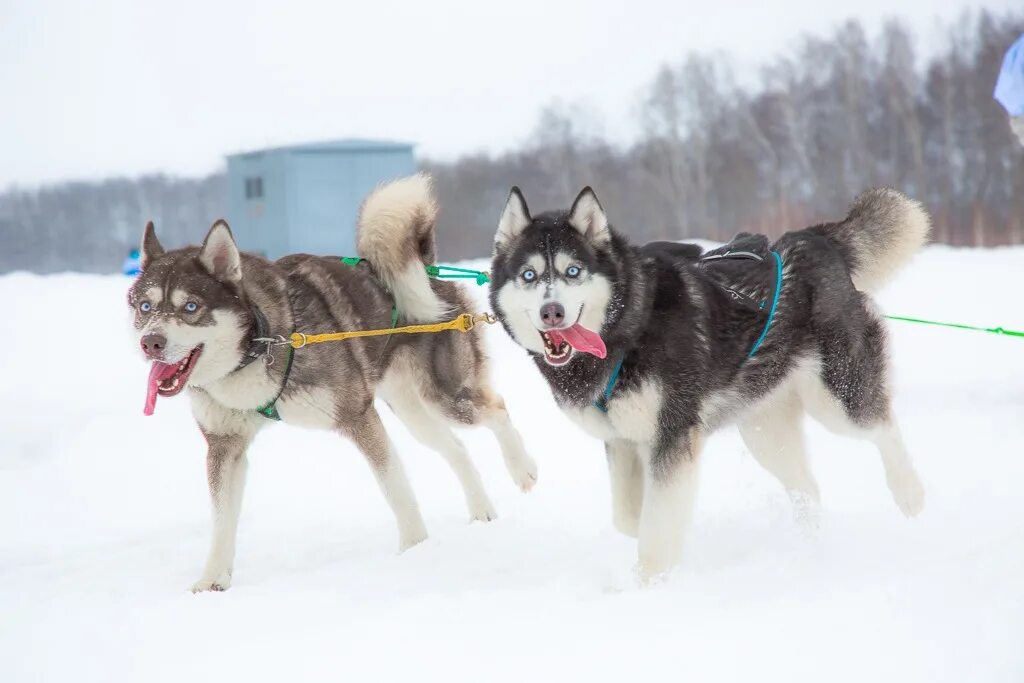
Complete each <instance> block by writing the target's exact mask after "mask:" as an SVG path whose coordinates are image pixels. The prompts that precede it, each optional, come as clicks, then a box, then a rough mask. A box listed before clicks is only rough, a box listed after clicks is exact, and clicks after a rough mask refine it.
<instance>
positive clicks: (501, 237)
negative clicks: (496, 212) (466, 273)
mask: <svg viewBox="0 0 1024 683" xmlns="http://www.w3.org/2000/svg"><path fill="white" fill-rule="evenodd" d="M532 222H533V219H532V218H530V210H529V209H528V208H526V200H525V199H523V193H522V192H520V191H519V188H518V187H513V188H512V191H511V192H509V193H508V200H507V201H506V202H505V208H504V209H502V211H501V218H499V219H498V232H497V233H496V234H495V235H494V247H495V249H497V248H498V247H503V246H505V245H506V244H508V243H509V242H510V241H512V240H513V239H515V238H516V237H517V236H519V233H521V232H522V231H523V230H525V229H526V226H528V225H529V224H530V223H532Z"/></svg>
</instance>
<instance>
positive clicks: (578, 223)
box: [569, 186, 612, 246]
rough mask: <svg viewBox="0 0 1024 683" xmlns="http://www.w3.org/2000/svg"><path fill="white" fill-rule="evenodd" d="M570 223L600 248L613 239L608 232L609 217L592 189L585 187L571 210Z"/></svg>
mask: <svg viewBox="0 0 1024 683" xmlns="http://www.w3.org/2000/svg"><path fill="white" fill-rule="evenodd" d="M569 223H570V224H572V227H574V228H576V229H577V230H579V231H580V234H581V235H583V236H584V237H585V238H586V239H588V240H590V242H591V243H593V244H596V245H598V246H601V245H605V244H608V242H609V241H610V240H611V238H612V234H611V232H610V231H609V230H608V216H606V215H605V213H604V209H603V208H602V207H601V202H599V201H597V195H596V194H594V191H593V190H592V189H590V187H589V186H588V187H584V188H583V190H582V191H580V194H579V196H578V197H576V201H574V202H573V203H572V209H570V210H569Z"/></svg>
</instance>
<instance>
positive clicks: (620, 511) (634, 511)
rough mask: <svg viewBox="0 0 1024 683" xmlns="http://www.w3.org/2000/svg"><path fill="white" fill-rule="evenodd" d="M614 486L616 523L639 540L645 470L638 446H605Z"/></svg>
mask: <svg viewBox="0 0 1024 683" xmlns="http://www.w3.org/2000/svg"><path fill="white" fill-rule="evenodd" d="M604 450H605V454H606V455H607V457H608V474H609V477H610V478H611V484H612V523H613V524H614V525H615V528H616V529H618V530H619V531H620V532H622V533H624V534H626V535H627V536H632V537H633V538H636V537H637V534H638V533H639V530H640V507H641V505H643V500H644V470H643V465H642V464H641V463H640V458H639V456H638V455H637V449H636V446H635V445H634V444H632V443H630V442H628V441H612V442H610V443H606V444H605V446H604Z"/></svg>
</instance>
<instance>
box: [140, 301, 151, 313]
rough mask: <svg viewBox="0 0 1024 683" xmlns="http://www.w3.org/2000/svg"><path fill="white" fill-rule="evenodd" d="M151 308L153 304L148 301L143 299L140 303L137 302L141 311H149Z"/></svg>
mask: <svg viewBox="0 0 1024 683" xmlns="http://www.w3.org/2000/svg"><path fill="white" fill-rule="evenodd" d="M152 308H153V305H152V304H151V303H149V302H148V301H143V302H142V303H141V304H139V310H140V311H142V312H143V313H149V312H150V310H152Z"/></svg>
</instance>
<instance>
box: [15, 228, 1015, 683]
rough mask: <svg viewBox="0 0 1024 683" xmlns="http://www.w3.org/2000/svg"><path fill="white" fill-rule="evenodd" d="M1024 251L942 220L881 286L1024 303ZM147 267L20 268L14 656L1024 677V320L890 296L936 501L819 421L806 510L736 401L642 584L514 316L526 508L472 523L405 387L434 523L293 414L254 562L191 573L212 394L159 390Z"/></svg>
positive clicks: (604, 673) (268, 468)
mask: <svg viewBox="0 0 1024 683" xmlns="http://www.w3.org/2000/svg"><path fill="white" fill-rule="evenodd" d="M1022 272H1024V249H1004V250H993V251H964V250H951V249H946V248H939V247H933V248H930V249H928V250H927V251H926V253H925V254H923V255H922V256H921V257H920V258H919V259H918V260H917V261H916V262H915V264H914V265H913V266H912V267H911V268H909V269H908V270H907V271H905V272H904V273H903V274H902V276H901V277H900V278H899V279H898V280H897V281H895V282H894V283H893V284H892V285H891V286H890V287H889V288H888V289H887V290H886V292H885V293H884V294H883V295H882V296H881V301H882V305H883V307H884V308H885V310H886V311H887V312H889V313H893V314H901V315H911V316H918V317H934V318H939V319H947V320H952V321H958V322H966V323H976V324H983V325H1003V326H1005V327H1007V328H1013V329H1024V304H1022V302H1021V297H1020V294H1019V291H1020V276H1021V273H1022ZM127 286H128V280H127V278H122V277H114V276H111V277H96V276H83V275H60V276H50V277H37V276H30V275H25V274H12V275H8V276H5V277H0V300H2V301H3V302H4V310H3V315H2V316H0V339H2V340H3V344H4V346H5V348H4V350H3V353H2V354H0V370H2V372H0V377H2V378H3V386H4V391H2V392H0V681H3V682H4V683H13V682H15V681H76V682H85V681H147V682H148V681H185V680H190V681H191V680H194V681H205V680H222V681H264V680H265V681H292V680H295V681H300V680H331V681H363V680H399V681H418V680H444V681H456V680H466V681H475V682H480V681H526V680H529V681H536V680H539V681H547V680H562V681H576V680H584V681H594V680H610V681H621V680H638V679H640V677H651V678H653V677H657V678H658V679H660V680H669V681H701V682H704V681H733V680H735V681H759V682H760V681H776V680H778V681H829V682H833V681H857V682H861V681H900V682H901V683H906V682H908V681H928V682H935V681H966V680H971V681H989V682H992V681H1016V682H1019V681H1022V680H1024V645H1022V644H1024V492H1022V491H1024V419H1022V417H1024V339H1017V338H1006V337H997V336H995V335H986V334H980V333H973V332H960V331H954V330H944V329H939V328H929V327H924V326H918V325H909V324H906V323H898V322H893V323H891V325H890V327H891V330H892V336H893V338H894V344H893V347H894V348H893V352H894V354H895V360H896V363H895V366H896V370H895V385H896V392H895V394H896V406H897V413H898V415H899V417H900V418H901V421H902V425H903V429H904V433H905V436H906V439H907V442H908V445H909V447H910V450H911V452H912V454H913V455H914V457H915V458H916V461H917V464H918V468H919V470H920V473H921V475H922V478H923V480H924V482H925V486H926V489H927V502H926V506H925V511H924V513H923V515H922V516H921V517H920V518H919V519H917V520H913V521H908V520H906V519H904V518H903V517H902V516H901V515H900V514H899V512H898V511H897V509H896V507H895V505H894V504H893V503H892V501H891V499H890V497H889V493H888V491H887V489H886V486H885V481H884V478H883V474H882V468H881V463H880V460H879V458H878V456H877V454H876V453H875V452H874V451H873V450H872V448H871V447H870V446H869V445H867V444H866V443H861V442H855V441H849V440H844V439H842V438H840V437H835V436H832V435H830V434H827V433H825V432H824V431H823V430H821V429H820V428H818V427H817V426H815V425H809V426H808V430H809V433H810V447H811V453H812V458H813V466H814V469H815V472H816V474H817V477H818V479H819V482H820V484H821V489H822V494H823V498H824V507H825V514H824V518H823V524H822V527H821V529H820V530H819V531H817V532H816V533H809V532H806V531H805V530H803V529H802V528H800V526H799V525H797V524H796V523H795V522H794V521H793V520H792V516H791V514H790V510H789V503H788V500H787V499H786V497H785V495H784V493H783V491H782V490H781V488H780V487H779V485H778V484H777V483H776V481H775V480H774V479H773V478H772V477H770V476H769V475H768V474H766V473H765V472H763V471H762V470H761V469H760V468H759V467H758V466H757V464H756V463H754V461H753V460H752V459H751V457H750V455H749V454H748V453H747V452H746V451H745V449H744V447H743V445H742V443H741V441H740V439H739V436H738V435H737V433H736V431H735V430H734V429H732V428H730V429H726V430H724V431H722V432H721V433H719V434H718V435H716V436H715V437H713V438H712V439H711V440H710V441H709V442H708V446H707V450H706V451H705V453H704V462H703V468H702V475H701V479H702V488H701V491H700V498H699V503H698V507H697V514H696V525H695V528H694V531H693V534H692V536H691V540H690V542H689V544H688V546H687V553H686V559H685V562H684V565H683V566H682V568H681V569H680V570H679V571H678V572H677V573H676V574H675V575H674V576H673V577H672V578H671V579H670V580H669V581H667V582H666V583H664V584H662V585H658V586H655V587H652V588H640V587H638V586H637V585H636V583H635V581H634V579H633V576H632V573H631V568H632V564H633V562H634V560H635V543H634V542H633V541H632V540H631V539H628V538H625V537H623V536H620V535H618V534H617V533H616V532H615V531H614V530H613V529H612V525H611V515H610V504H609V492H608V481H607V479H608V478H607V473H606V471H605V462H604V455H603V449H602V447H601V444H600V443H598V442H597V441H595V440H593V439H591V438H589V437H588V436H586V435H584V434H583V433H582V432H581V431H579V430H578V429H577V428H576V427H575V426H573V425H572V424H571V423H570V422H569V421H568V420H567V419H565V418H564V417H563V416H562V415H561V414H560V413H559V412H558V411H557V409H556V408H555V405H554V402H553V401H552V399H551V397H550V394H549V393H548V391H547V390H546V388H545V386H544V385H543V384H542V382H541V379H540V377H539V375H538V373H537V372H536V370H535V369H534V368H533V367H532V364H531V363H530V362H529V361H528V359H527V357H526V356H525V354H524V352H522V351H520V350H519V349H518V348H517V347H514V346H513V345H512V344H511V343H510V342H509V341H508V339H507V338H506V337H505V334H504V332H503V331H502V330H501V329H499V328H497V327H495V328H492V329H490V330H488V332H487V335H488V343H489V348H490V350H491V353H492V357H493V373H494V375H495V380H496V384H497V386H498V387H499V389H500V391H501V392H502V393H503V394H504V396H505V398H506V400H507V402H508V405H509V409H510V412H511V414H512V418H513V420H514V421H515V422H516V423H517V424H518V426H519V428H520V429H521V430H522V432H523V434H524V436H525V439H526V443H527V446H528V448H529V450H530V451H531V453H532V454H533V455H534V457H535V458H536V459H537V461H538V463H539V467H540V480H539V482H538V485H537V487H536V488H535V489H534V491H533V492H532V493H530V494H525V495H524V494H521V493H520V492H519V491H518V490H517V489H516V488H515V487H514V486H513V484H512V483H511V481H510V480H509V479H508V477H507V475H506V474H505V471H504V467H503V465H502V463H501V459H500V457H499V454H498V450H497V445H496V444H495V443H494V442H493V440H492V437H491V435H490V434H489V433H486V432H484V431H483V430H468V431H464V432H462V435H463V438H464V439H465V440H466V442H467V443H468V444H469V446H470V449H471V451H472V452H473V454H474V457H475V461H476V463H477V465H478V466H479V468H480V470H481V471H482V473H483V477H484V480H485V483H486V485H487V487H488V490H489V492H490V493H491V496H492V498H493V499H494V502H495V505H496V506H497V507H498V512H499V515H500V518H499V519H498V520H497V521H495V522H493V523H490V524H486V525H485V524H479V523H477V524H472V525H471V524H468V523H467V521H466V520H467V515H466V513H465V511H464V507H463V500H462V495H461V493H460V491H459V489H458V486H457V483H456V481H455V478H454V476H453V475H452V474H451V472H450V471H449V470H448V467H447V466H446V465H445V463H444V462H443V461H442V459H441V458H440V457H439V456H437V455H435V454H433V453H430V452H425V451H424V450H423V449H422V448H421V447H419V446H418V445H417V444H416V443H415V442H414V441H413V440H412V439H411V437H409V435H408V434H407V433H406V432H405V431H404V429H403V428H402V427H401V426H400V425H399V424H398V423H397V421H395V420H394V419H393V418H391V416H390V414H388V415H387V416H386V419H387V424H388V427H389V429H390V430H391V433H392V435H393V438H394V440H395V441H396V443H397V444H398V447H399V452H400V453H401V454H402V456H403V459H404V462H405V465H406V469H407V471H408V472H409V476H410V478H411V479H412V482H413V486H414V488H415V490H416V493H417V495H418V497H419V500H420V505H421V507H422V510H423V514H424V517H425V519H426V522H427V525H428V527H429V530H430V533H431V538H430V539H429V540H428V541H427V542H425V543H423V544H421V545H420V546H417V547H415V548H413V549H412V550H410V551H409V552H407V553H405V554H404V555H398V554H396V552H395V551H396V546H397V537H396V531H395V525H394V522H393V520H392V517H391V514H390V512H389V511H388V509H387V507H386V505H385V503H384V501H383V499H382V497H381V496H380V494H379V492H378V490H377V487H376V484H375V483H374V480H373V477H372V475H371V473H370V470H369V468H368V467H367V465H366V464H365V462H364V461H363V458H362V457H361V456H360V455H359V454H358V453H357V452H356V451H355V450H354V448H352V447H351V446H350V445H348V444H347V443H345V442H343V441H342V440H340V439H338V438H336V437H333V436H331V435H328V434H325V433H317V432H307V431H301V430H299V429H297V428H294V427H288V426H281V425H278V426H274V427H272V428H270V429H267V430H266V431H265V432H264V433H263V434H262V435H261V436H260V437H259V439H258V440H257V442H256V444H255V445H254V447H253V448H252V450H251V451H250V457H251V467H250V477H249V484H248V488H247V491H246V499H245V504H244V509H243V514H242V522H241V531H240V535H239V549H238V557H237V560H236V564H235V575H234V585H233V587H232V588H231V590H229V591H227V592H226V593H207V594H201V595H192V594H191V593H189V592H187V590H186V589H187V588H188V587H189V586H190V585H191V583H192V581H193V580H195V579H196V578H198V576H199V572H200V569H201V568H202V563H203V560H204V557H205V552H206V546H207V536H208V532H209V525H208V501H207V492H206V480H205V471H204V467H205V465H204V443H203V440H202V438H201V436H200V434H199V431H198V430H197V429H196V428H195V426H194V425H193V422H192V419H191V417H190V414H189V408H188V400H187V399H186V398H185V397H179V398H176V399H164V400H162V401H160V403H159V405H158V406H157V411H156V415H155V416H154V417H151V418H144V417H143V416H142V405H143V398H144V394H145V382H146V376H147V367H146V366H145V365H144V363H143V362H142V360H141V359H140V357H139V354H137V353H136V351H135V349H134V347H133V342H132V340H131V338H130V336H129V334H128V333H127V309H126V305H125V303H124V293H125V291H126V289H127ZM482 299H483V293H482V292H481V300H482ZM300 353H301V352H300ZM384 412H385V413H387V409H386V408H384Z"/></svg>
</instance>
